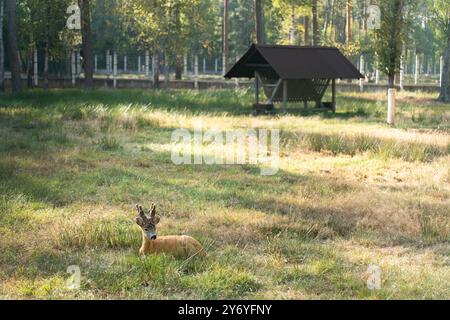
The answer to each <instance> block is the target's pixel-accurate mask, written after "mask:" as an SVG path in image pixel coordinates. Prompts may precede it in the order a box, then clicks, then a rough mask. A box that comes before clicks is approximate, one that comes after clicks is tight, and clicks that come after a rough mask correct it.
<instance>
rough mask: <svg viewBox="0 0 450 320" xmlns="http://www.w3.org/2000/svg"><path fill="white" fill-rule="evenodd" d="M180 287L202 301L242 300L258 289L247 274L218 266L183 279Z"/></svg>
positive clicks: (258, 286)
mask: <svg viewBox="0 0 450 320" xmlns="http://www.w3.org/2000/svg"><path fill="white" fill-rule="evenodd" d="M181 282H182V285H183V286H184V287H185V288H186V289H187V290H190V291H193V292H194V293H195V295H196V296H197V297H199V298H203V299H231V298H243V297H245V295H248V294H250V293H252V292H255V291H256V290H258V289H259V288H260V284H259V283H258V282H257V281H256V280H255V279H254V277H252V276H251V275H250V274H249V273H248V272H246V271H244V270H240V269H238V268H233V269H231V268H229V267H223V266H219V265H213V266H211V267H210V268H209V269H208V270H207V271H205V272H203V273H200V274H198V275H195V276H190V277H183V278H182V280H181Z"/></svg>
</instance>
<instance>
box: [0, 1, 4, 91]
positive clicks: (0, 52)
mask: <svg viewBox="0 0 450 320" xmlns="http://www.w3.org/2000/svg"><path fill="white" fill-rule="evenodd" d="M3 4H4V3H3V0H0V90H1V91H3V90H4V89H5V46H4V44H3V20H4V19H3V17H4V11H3V8H4V5H3Z"/></svg>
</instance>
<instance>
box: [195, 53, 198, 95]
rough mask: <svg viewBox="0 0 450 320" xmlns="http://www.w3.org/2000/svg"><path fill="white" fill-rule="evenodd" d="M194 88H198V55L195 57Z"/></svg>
mask: <svg viewBox="0 0 450 320" xmlns="http://www.w3.org/2000/svg"><path fill="white" fill-rule="evenodd" d="M194 88H195V89H198V55H197V54H196V55H195V58H194Z"/></svg>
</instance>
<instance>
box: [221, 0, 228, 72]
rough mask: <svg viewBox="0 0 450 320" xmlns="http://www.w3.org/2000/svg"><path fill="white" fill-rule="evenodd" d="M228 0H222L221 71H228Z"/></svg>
mask: <svg viewBox="0 0 450 320" xmlns="http://www.w3.org/2000/svg"><path fill="white" fill-rule="evenodd" d="M228 9H229V4H228V0H224V1H223V35H222V51H223V53H222V55H223V57H222V59H223V73H224V74H225V73H226V72H227V71H228V14H229V12H228Z"/></svg>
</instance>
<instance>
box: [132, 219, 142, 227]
mask: <svg viewBox="0 0 450 320" xmlns="http://www.w3.org/2000/svg"><path fill="white" fill-rule="evenodd" d="M134 221H136V223H137V224H138V226H140V227H142V226H143V225H144V220H142V218H141V217H136V218H135V219H134Z"/></svg>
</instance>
